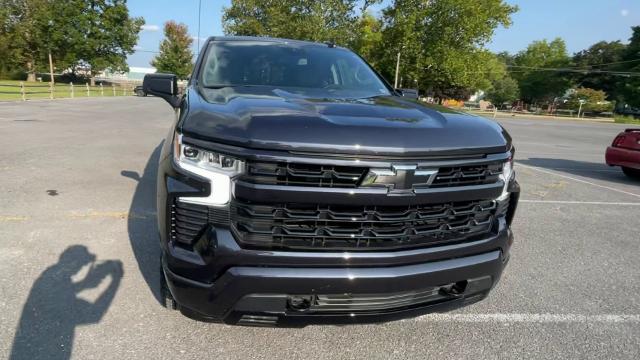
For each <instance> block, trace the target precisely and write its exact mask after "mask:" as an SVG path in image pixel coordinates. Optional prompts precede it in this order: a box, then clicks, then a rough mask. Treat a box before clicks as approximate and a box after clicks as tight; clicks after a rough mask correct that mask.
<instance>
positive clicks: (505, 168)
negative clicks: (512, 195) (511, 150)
mask: <svg viewBox="0 0 640 360" xmlns="http://www.w3.org/2000/svg"><path fill="white" fill-rule="evenodd" d="M499 177H500V179H501V180H502V181H504V187H503V188H502V194H501V195H500V197H499V198H498V199H497V200H498V201H504V200H506V199H507V197H509V182H510V181H511V178H512V177H513V158H512V157H510V158H509V159H508V160H507V161H506V162H505V163H504V165H502V174H500V175H499Z"/></svg>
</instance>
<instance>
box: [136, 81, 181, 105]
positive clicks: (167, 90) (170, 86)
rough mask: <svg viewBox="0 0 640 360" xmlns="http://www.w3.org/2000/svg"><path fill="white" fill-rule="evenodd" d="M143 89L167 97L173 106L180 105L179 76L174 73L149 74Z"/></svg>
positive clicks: (148, 92)
mask: <svg viewBox="0 0 640 360" xmlns="http://www.w3.org/2000/svg"><path fill="white" fill-rule="evenodd" d="M142 90H143V91H144V92H145V93H147V94H151V95H154V96H157V97H161V98H163V99H165V100H166V101H167V102H168V103H169V104H170V105H171V106H172V107H174V108H178V107H180V98H179V97H178V77H177V76H175V75H173V74H161V73H156V74H147V75H145V76H144V80H143V81H142Z"/></svg>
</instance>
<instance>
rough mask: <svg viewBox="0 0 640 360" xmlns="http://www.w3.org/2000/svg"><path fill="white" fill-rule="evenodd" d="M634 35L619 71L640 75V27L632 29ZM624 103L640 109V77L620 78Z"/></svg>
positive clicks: (620, 90) (620, 92) (620, 89)
mask: <svg viewBox="0 0 640 360" xmlns="http://www.w3.org/2000/svg"><path fill="white" fill-rule="evenodd" d="M631 29H632V31H633V34H632V35H631V39H629V45H627V48H626V50H625V52H624V55H623V56H622V61H625V63H623V64H620V68H619V70H621V71H629V72H635V73H640V61H638V59H640V26H634V27H632V28H631ZM617 91H619V94H620V95H621V97H622V98H623V100H624V102H625V103H627V104H629V105H630V106H633V107H640V77H638V76H634V77H629V78H620V81H619V86H618V90H617Z"/></svg>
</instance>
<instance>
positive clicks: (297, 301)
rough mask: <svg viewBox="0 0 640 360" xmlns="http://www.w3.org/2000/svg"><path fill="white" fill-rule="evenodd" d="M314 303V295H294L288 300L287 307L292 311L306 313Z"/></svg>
mask: <svg viewBox="0 0 640 360" xmlns="http://www.w3.org/2000/svg"><path fill="white" fill-rule="evenodd" d="M312 301H313V296H312V295H294V296H289V298H288V299H287V305H288V307H289V309H291V310H295V311H304V310H308V309H309V308H310V307H311V303H312Z"/></svg>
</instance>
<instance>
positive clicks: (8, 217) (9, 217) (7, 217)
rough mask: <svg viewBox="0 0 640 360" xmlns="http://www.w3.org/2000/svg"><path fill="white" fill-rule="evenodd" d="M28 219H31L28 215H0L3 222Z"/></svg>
mask: <svg viewBox="0 0 640 360" xmlns="http://www.w3.org/2000/svg"><path fill="white" fill-rule="evenodd" d="M27 219H29V218H28V217H26V216H16V215H0V221H3V222H4V221H6V222H9V221H25V220H27Z"/></svg>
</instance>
